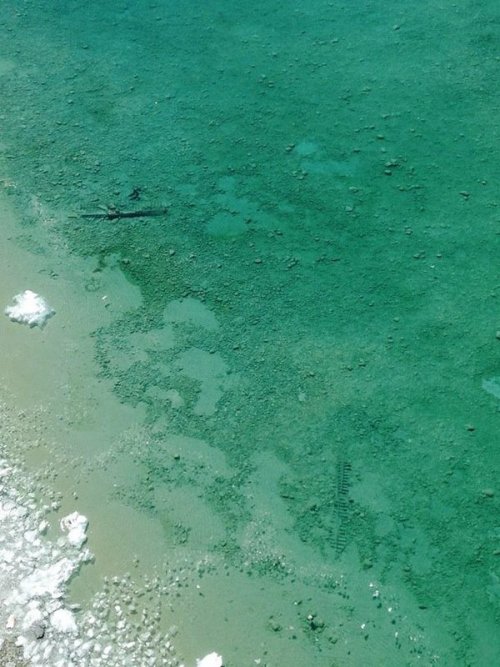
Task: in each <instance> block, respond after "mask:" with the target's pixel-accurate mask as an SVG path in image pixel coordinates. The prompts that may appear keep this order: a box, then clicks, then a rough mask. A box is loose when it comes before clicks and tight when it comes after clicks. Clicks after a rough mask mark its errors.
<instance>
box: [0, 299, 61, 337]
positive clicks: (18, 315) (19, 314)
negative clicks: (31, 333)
mask: <svg viewBox="0 0 500 667" xmlns="http://www.w3.org/2000/svg"><path fill="white" fill-rule="evenodd" d="M4 312H5V314H6V315H7V317H8V318H9V319H10V320H11V321H12V322H19V324H27V325H28V326H30V327H36V326H39V327H40V328H41V329H43V327H44V326H45V324H46V323H47V320H48V319H50V318H51V317H52V316H53V315H55V310H53V309H52V308H51V307H50V306H49V304H48V303H47V302H46V301H45V299H44V298H43V297H42V296H40V295H38V294H36V293H35V292H32V291H31V290H29V289H27V290H25V291H24V292H22V294H16V296H15V297H14V298H13V304H12V305H11V306H7V308H6V309H5V311H4Z"/></svg>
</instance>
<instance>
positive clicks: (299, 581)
mask: <svg viewBox="0 0 500 667" xmlns="http://www.w3.org/2000/svg"><path fill="white" fill-rule="evenodd" d="M1 7H2V9H1V15H0V92H1V100H0V120H1V125H0V130H1V136H0V141H1V153H2V165H3V167H2V174H3V177H2V178H3V180H2V184H3V188H4V189H5V191H6V192H8V193H9V194H10V195H11V198H12V201H13V202H14V203H15V205H16V207H17V208H18V210H19V211H22V215H23V228H22V229H21V230H20V232H19V235H18V237H17V242H18V243H19V245H21V246H22V247H23V248H27V249H28V250H30V251H31V252H33V253H35V254H36V253H37V246H36V243H35V240H36V238H37V235H38V233H39V232H38V230H39V228H40V227H41V226H44V227H45V228H48V233H49V234H50V238H51V239H52V241H51V242H52V246H51V252H53V253H54V254H55V255H57V253H62V252H63V251H64V252H65V253H69V254H70V255H72V256H76V257H85V258H89V260H88V261H89V262H90V260H92V261H93V262H94V264H93V266H94V268H93V269H92V270H90V269H89V271H88V274H87V275H86V276H84V278H83V279H82V282H81V285H79V286H77V287H78V288H80V289H81V290H82V292H84V291H85V292H92V291H96V292H97V291H99V289H100V287H101V283H100V279H101V278H100V276H101V274H102V273H103V272H106V271H107V270H108V269H109V267H118V268H119V270H121V272H122V273H123V274H124V276H125V277H126V279H127V281H128V282H129V284H130V285H131V286H134V287H135V288H138V289H139V290H140V294H141V296H142V302H141V305H140V306H136V305H134V306H133V307H131V308H130V309H127V308H124V309H122V310H121V311H120V313H119V314H117V315H116V316H113V307H112V304H111V308H110V312H111V317H107V318H106V319H105V320H104V319H103V322H102V324H98V325H97V326H96V327H95V328H94V330H93V332H92V336H91V337H92V353H93V360H92V361H93V362H96V363H97V366H96V368H97V371H98V373H97V375H98V378H99V379H100V380H101V381H102V382H103V383H105V384H106V386H108V387H109V389H110V390H112V391H113V392H114V395H115V396H116V397H117V398H118V399H119V400H120V401H121V402H122V403H123V404H125V405H126V406H129V407H131V408H137V410H138V415H140V417H138V421H139V422H140V428H141V429H142V432H143V433H147V438H148V440H147V442H148V444H147V446H144V447H140V446H138V445H137V443H136V444H135V445H134V447H133V451H131V449H130V446H128V449H127V448H126V447H125V445H123V446H122V449H123V451H125V449H126V450H127V455H129V456H131V457H132V459H133V461H134V465H135V467H134V468H133V469H132V470H133V474H131V475H130V476H129V478H128V479H127V480H126V483H123V482H122V483H121V484H120V485H119V487H116V486H115V487H112V486H111V485H110V489H109V497H110V499H113V500H115V501H116V500H117V499H118V500H119V502H120V503H122V504H124V505H128V506H130V507H133V508H134V509H135V510H138V511H140V512H141V513H144V516H145V517H148V520H151V519H154V521H157V522H159V523H160V524H161V526H162V527H163V528H162V530H163V536H164V540H165V549H166V550H168V548H170V547H171V548H172V549H174V548H175V550H176V553H177V554H178V553H183V551H185V553H186V555H187V556H189V557H193V554H198V555H200V554H201V555H206V556H207V557H209V558H210V559H213V562H214V563H215V564H214V565H213V568H214V569H213V572H212V576H213V581H214V582H215V583H213V584H211V585H213V590H211V592H210V589H209V590H208V591H207V593H206V595H207V596H208V598H209V600H210V601H211V604H212V606H213V607H217V606H218V608H217V610H215V609H214V619H215V620H213V622H212V621H208V620H207V627H208V626H210V633H212V634H211V637H212V638H213V645H214V648H217V647H218V646H220V649H221V651H223V652H224V655H227V660H228V667H229V666H232V667H235V666H237V667H239V666H244V665H250V664H253V663H252V660H251V659H252V658H253V657H255V656H253V655H252V654H251V653H249V650H248V648H247V644H248V645H251V644H252V643H254V644H255V645H256V646H257V645H258V646H259V656H262V655H264V656H265V655H266V653H265V652H266V651H267V652H268V658H267V659H268V663H266V664H269V666H271V665H273V666H274V667H278V666H280V667H281V666H282V667H284V666H285V664H286V665H288V664H297V665H298V664H299V662H297V663H293V662H290V660H291V659H290V656H293V655H297V656H300V660H301V661H302V662H301V664H304V661H305V660H307V661H308V664H310V665H317V666H318V667H321V666H323V665H324V666H325V667H333V666H334V665H335V666H337V665H339V666H341V667H344V666H351V665H352V666H357V665H364V664H373V665H413V664H425V665H430V664H443V665H471V666H474V667H475V666H478V667H482V666H485V667H486V666H488V665H494V664H497V662H498V661H499V660H500V645H499V640H498V622H499V620H500V573H499V556H498V554H499V550H500V522H499V513H498V495H499V492H500V489H499V488H498V474H499V454H498V442H497V441H498V418H499V412H498V406H499V404H498V399H499V396H500V389H498V390H497V389H496V388H497V387H500V380H498V383H496V381H495V378H497V376H500V356H499V350H500V348H499V345H500V343H499V341H498V335H497V333H496V332H497V329H499V328H500V324H499V322H500V320H499V315H498V309H499V304H498V297H499V295H500V291H499V290H500V277H499V273H498V250H499V244H498V229H499V222H500V212H499V201H500V199H499V181H500V161H499V159H498V150H499V147H500V141H499V136H498V117H499V116H498V113H499V106H500V105H499V103H500V93H499V90H500V89H499V75H498V72H499V66H500V46H499V45H500V10H499V8H498V7H497V5H496V3H495V2H493V1H488V0H486V1H484V2H472V1H464V2H461V3H456V4H454V5H452V4H451V3H444V2H443V3H440V2H435V1H433V2H431V1H426V0H424V1H423V2H420V3H409V2H399V3H396V2H392V1H386V2H378V3H375V2H367V1H364V2H337V1H333V2H321V1H319V0H318V1H317V2H316V1H310V2H303V3H298V2H292V1H290V2H276V1H275V0H266V1H265V2H263V1H262V2H255V3H251V4H250V5H249V6H242V5H241V3H236V2H230V1H226V2H214V1H212V2H203V3H199V2H161V1H159V2H152V3H149V2H128V3H127V2H108V3H103V2H95V1H94V0H89V1H88V2H85V3H81V2H68V1H66V2H57V3H56V2H48V3H35V2H29V1H28V2H22V3H20V2H14V1H11V0H3V1H2V3H1ZM34 199H36V202H38V203H39V204H40V206H38V208H37V207H36V206H34V205H33V201H34ZM101 206H104V207H116V208H117V209H119V210H121V211H133V210H138V209H151V208H158V207H168V214H167V215H165V216H159V217H144V218H137V219H135V218H130V219H121V220H117V221H109V220H105V219H104V220H103V219H91V218H81V217H80V214H81V213H92V212H99V211H100V210H101V209H100V208H99V207H101ZM40 207H43V210H44V211H49V212H50V224H48V223H47V219H46V218H43V216H42V215H41V213H40V210H41V209H40ZM101 212H102V210H101ZM38 250H39V249H38ZM49 263H50V262H49ZM89 266H90V264H89ZM54 281H57V277H56V276H55V277H54ZM52 326H54V327H55V326H56V320H55V319H54V322H53V323H52V322H51V323H50V327H52ZM49 331H50V329H49V327H48V329H47V335H48V334H49ZM485 388H486V390H485ZM495 392H496V395H495ZM83 393H84V392H83ZM97 430H98V429H97ZM186 443H190V444H189V451H188V453H185V451H184V449H183V448H184V447H185V446H186ZM197 443H199V447H200V450H199V453H197V446H198V445H197ZM82 456H83V457H84V456H85V452H83V453H82ZM184 501H185V502H184ZM92 520H93V521H95V523H98V522H99V517H98V516H93V517H92ZM127 548H128V547H127V545H125V549H127ZM134 548H135V547H134V545H130V552H131V553H132V552H133V551H134ZM187 556H186V557H187ZM224 573H227V576H228V577H230V578H232V577H234V578H235V579H234V581H235V582H236V583H235V589H237V588H238V586H239V585H240V584H238V582H239V581H240V578H241V581H243V582H247V584H248V582H253V583H251V587H252V588H253V590H254V591H257V590H261V596H262V608H259V604H260V602H259V595H256V596H255V600H252V601H251V603H249V605H246V602H245V599H246V598H245V595H246V593H245V595H243V594H239V593H238V591H236V592H231V591H230V590H228V591H222V592H221V591H220V589H218V584H217V581H220V580H219V579H218V578H217V577H219V576H222V575H223V574H224ZM224 576H225V575H224ZM373 582H375V583H374V587H373V590H372V588H370V583H373ZM241 586H242V587H243V589H244V584H241ZM379 589H380V590H381V591H384V590H387V591H390V593H388V594H387V597H385V598H384V594H382V598H381V599H382V603H380V606H379V598H378V596H375V597H373V595H372V593H373V592H374V591H375V590H379ZM187 595H188V594H187ZM233 597H234V599H233ZM189 604H192V605H193V614H196V613H197V612H196V604H195V602H192V603H191V602H189ZM189 604H188V605H187V606H186V607H185V608H184V609H183V611H182V614H183V616H188V615H189ZM389 608H390V609H391V611H389ZM391 614H393V615H394V616H396V615H397V619H396V618H394V621H392V620H391V619H392V618H393V616H391ZM240 615H241V618H242V619H243V618H245V621H244V622H245V624H246V623H250V625H249V626H248V627H244V628H243V627H240V628H239V632H240V633H241V637H242V638H241V639H238V640H235V639H231V636H230V635H231V633H232V632H233V631H234V628H235V627H238V618H239V616H240ZM227 617H230V618H231V620H230V621H227ZM224 619H225V620H224ZM252 619H253V620H252ZM315 619H319V621H320V622H317V621H316V620H315ZM202 622H203V621H200V623H202ZM226 622H227V625H226ZM191 632H194V633H195V634H196V629H193V628H192V629H191ZM200 632H202V633H203V632H204V630H203V629H200ZM243 636H244V637H245V640H243ZM239 642H241V645H240V644H239ZM245 642H247V643H245ZM295 645H296V646H297V647H298V648H294V646H295ZM226 647H227V650H224V649H225V648H226ZM255 655H257V654H255ZM280 655H281V656H285V657H283V662H280V657H279V656H280ZM436 656H439V659H438V658H437V657H436ZM264 659H265V658H264ZM261 664H264V663H261Z"/></svg>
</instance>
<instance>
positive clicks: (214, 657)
mask: <svg viewBox="0 0 500 667" xmlns="http://www.w3.org/2000/svg"><path fill="white" fill-rule="evenodd" d="M196 667H224V664H223V662H222V656H220V655H219V654H218V653H215V652H214V653H209V654H208V655H206V656H205V657H204V658H200V660H197V661H196Z"/></svg>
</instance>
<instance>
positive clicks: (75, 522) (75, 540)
mask: <svg viewBox="0 0 500 667" xmlns="http://www.w3.org/2000/svg"><path fill="white" fill-rule="evenodd" d="M59 525H60V526H61V530H62V531H63V532H66V531H68V542H69V543H70V544H71V545H72V546H74V547H76V548H77V549H79V548H80V547H81V546H82V545H83V544H84V543H85V541H86V540H87V535H86V534H85V533H86V530H87V526H88V525H89V522H88V519H87V517H86V516H83V514H78V512H72V513H71V514H68V516H65V517H63V518H62V519H61V521H60V523H59Z"/></svg>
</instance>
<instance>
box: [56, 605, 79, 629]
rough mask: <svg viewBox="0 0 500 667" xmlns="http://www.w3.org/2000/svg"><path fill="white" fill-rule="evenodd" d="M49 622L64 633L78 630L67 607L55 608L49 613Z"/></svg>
mask: <svg viewBox="0 0 500 667" xmlns="http://www.w3.org/2000/svg"><path fill="white" fill-rule="evenodd" d="M50 624H51V626H52V627H53V628H54V629H55V630H57V631H58V632H64V633H66V634H76V633H77V632H78V627H77V625H76V621H75V617H74V615H73V614H72V612H70V611H69V609H56V611H55V612H53V613H52V614H51V615H50Z"/></svg>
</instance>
